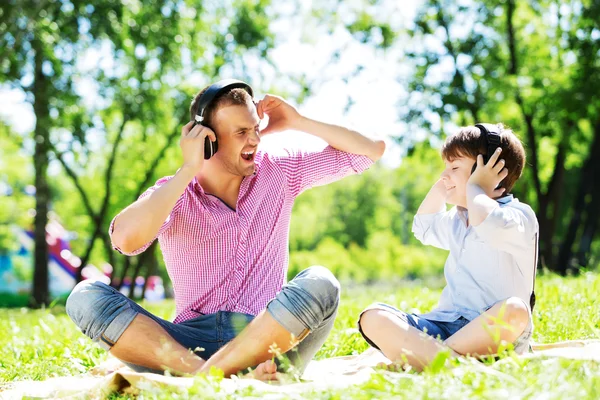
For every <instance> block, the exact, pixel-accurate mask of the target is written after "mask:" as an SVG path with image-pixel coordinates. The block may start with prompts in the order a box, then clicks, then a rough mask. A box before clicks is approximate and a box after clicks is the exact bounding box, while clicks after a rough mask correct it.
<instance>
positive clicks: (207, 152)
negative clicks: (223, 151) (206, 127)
mask: <svg viewBox="0 0 600 400" xmlns="http://www.w3.org/2000/svg"><path fill="white" fill-rule="evenodd" d="M216 152H217V142H216V141H214V142H213V141H211V140H210V138H209V137H208V136H206V137H205V138H204V159H205V160H208V159H209V158H211V157H212V156H213V155H214V154H215V153H216Z"/></svg>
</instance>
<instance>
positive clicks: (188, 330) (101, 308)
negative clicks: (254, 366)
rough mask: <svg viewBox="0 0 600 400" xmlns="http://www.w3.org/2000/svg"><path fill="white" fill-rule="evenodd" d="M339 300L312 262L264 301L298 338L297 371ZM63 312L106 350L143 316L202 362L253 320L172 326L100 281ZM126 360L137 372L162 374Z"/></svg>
mask: <svg viewBox="0 0 600 400" xmlns="http://www.w3.org/2000/svg"><path fill="white" fill-rule="evenodd" d="M339 298H340V286H339V282H338V281H337V280H336V279H335V277H334V276H333V274H332V273H331V272H330V271H329V270H327V269H326V268H324V267H321V266H313V267H310V268H307V269H305V270H304V271H302V272H300V273H299V274H298V275H297V276H296V277H295V278H294V279H292V280H291V281H290V282H288V283H287V284H285V285H283V288H282V289H281V291H280V292H279V293H277V295H276V296H275V298H274V299H273V300H272V301H271V302H270V303H269V304H268V305H267V307H266V311H267V312H268V313H269V314H270V315H271V316H272V317H273V318H274V319H275V320H276V321H277V322H278V323H279V324H280V325H282V326H283V327H284V328H285V329H286V330H288V331H289V332H290V333H291V334H293V335H294V336H295V338H296V339H297V340H298V341H301V343H300V344H299V345H298V346H297V347H296V351H295V352H294V353H293V354H289V355H288V356H289V358H290V360H291V361H292V364H293V365H294V366H295V367H296V368H297V369H299V370H303V369H304V368H305V367H306V365H307V364H308V362H309V361H310V360H311V359H312V357H313V356H314V355H315V353H316V352H317V351H318V350H319V349H320V348H321V346H322V345H323V343H324V342H325V339H326V338H327V336H328V334H329V332H330V331H331V329H332V327H333V323H334V320H335V316H336V314H337V308H338V304H339ZM66 310H67V314H68V315H69V317H70V318H71V319H72V320H73V322H75V324H76V325H77V326H78V327H79V328H80V329H81V331H82V332H83V333H84V334H85V335H86V336H88V337H89V338H90V339H92V340H93V341H94V342H97V343H98V344H99V345H100V346H101V347H102V348H104V349H105V350H110V349H111V348H112V346H113V345H114V344H115V343H116V342H117V340H119V338H120V337H121V335H122V334H123V332H124V331H125V330H126V329H127V328H128V327H129V325H130V324H131V322H132V321H133V319H134V318H135V317H136V316H137V315H138V314H143V315H145V316H147V317H149V318H151V319H152V320H153V321H155V322H156V323H157V324H158V325H160V326H161V327H162V328H163V329H164V330H165V331H166V332H167V334H168V335H169V336H171V337H172V338H173V339H175V341H177V342H178V343H179V344H181V345H182V346H183V347H185V348H188V349H190V350H192V351H194V352H195V353H196V354H197V355H198V356H199V357H201V358H203V359H205V360H206V359H208V358H210V357H211V356H212V355H213V354H214V353H216V352H217V351H218V350H219V349H220V348H221V347H223V346H224V345H226V344H227V343H228V342H230V341H231V340H233V339H234V338H235V337H236V336H237V335H238V334H239V333H240V332H241V331H242V330H243V329H244V328H245V327H246V326H247V325H248V324H249V323H250V322H251V321H252V320H253V319H254V316H253V315H249V314H242V313H237V312H231V311H218V312H216V313H213V314H206V315H199V316H198V317H196V318H193V319H190V320H187V321H183V322H180V323H177V324H174V323H173V322H170V321H167V320H164V319H162V318H159V317H157V316H155V315H153V314H152V313H150V312H148V311H146V310H145V309H144V308H142V307H141V306H140V305H138V304H137V303H135V302H134V301H132V300H131V299H129V298H127V297H126V296H124V295H123V294H122V293H120V292H119V291H118V290H116V289H115V288H113V287H111V286H108V285H106V284H104V283H102V282H99V281H83V282H80V283H79V284H78V285H77V286H76V287H75V289H73V292H72V293H71V295H70V296H69V298H68V299H67V305H66ZM140 351H144V349H140ZM124 362H125V363H126V364H127V365H129V366H130V367H132V368H133V369H134V370H136V371H144V372H145V371H150V372H161V371H153V370H149V369H146V368H144V367H141V366H136V365H133V364H129V363H127V362H126V361H124Z"/></svg>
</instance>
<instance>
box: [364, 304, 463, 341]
mask: <svg viewBox="0 0 600 400" xmlns="http://www.w3.org/2000/svg"><path fill="white" fill-rule="evenodd" d="M369 310H383V311H387V312H389V313H391V314H393V315H394V316H396V317H398V318H400V319H401V320H402V321H404V322H406V323H407V324H408V325H410V326H412V327H413V328H416V329H418V330H420V331H421V332H423V333H426V334H427V335H429V336H432V337H434V338H436V339H439V340H446V339H448V338H449V337H450V336H452V335H454V334H455V333H456V332H458V331H459V330H460V329H462V328H463V327H464V326H465V325H467V324H468V323H469V322H470V321H469V320H468V319H466V318H464V317H460V318H459V319H457V320H456V321H451V322H445V321H433V320H429V319H427V318H423V317H421V316H419V315H418V314H407V313H405V312H404V311H400V310H398V309H397V308H395V307H392V306H390V305H389V304H385V303H374V304H371V305H370V306H369V307H367V308H366V309H365V310H364V311H363V312H362V313H360V315H361V316H362V314H363V313H365V312H366V311H369ZM358 320H359V321H360V316H359V317H358ZM358 330H359V331H360V333H361V335H362V336H363V337H364V338H365V340H366V341H367V343H369V344H370V345H371V346H373V347H374V348H376V349H378V350H379V347H377V345H376V344H375V343H373V342H372V341H371V339H369V338H368V337H367V336H365V334H364V333H363V331H362V328H361V326H360V323H359V324H358Z"/></svg>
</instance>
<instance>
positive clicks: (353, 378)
mask: <svg viewBox="0 0 600 400" xmlns="http://www.w3.org/2000/svg"><path fill="white" fill-rule="evenodd" d="M533 350H534V351H533V353H529V354H526V355H523V356H521V357H525V358H535V357H561V358H567V359H581V360H594V361H598V362H600V340H582V341H569V342H560V343H553V344H547V345H535V346H534V347H533ZM385 361H386V359H385V357H383V356H382V355H381V353H379V352H378V351H376V350H373V349H369V350H366V351H365V352H363V353H362V354H359V355H356V356H344V357H333V358H329V359H324V360H318V361H313V362H311V363H310V364H309V366H308V368H307V369H306V371H305V372H304V374H303V376H302V379H301V380H300V381H296V382H291V383H266V382H261V381H258V380H255V379H249V378H247V379H240V378H236V377H233V378H229V379H215V380H214V382H215V383H214V385H216V391H215V393H214V394H213V395H214V396H217V395H219V396H221V395H223V396H225V395H228V394H233V393H235V392H237V391H240V390H244V389H248V388H252V389H253V391H254V392H259V393H262V394H263V395H261V397H263V398H269V397H281V396H282V395H284V394H285V395H293V394H294V393H306V392H312V391H317V390H318V391H320V390H334V389H342V388H346V387H349V386H351V385H358V384H362V383H365V382H367V381H368V380H369V379H370V377H371V374H372V373H373V372H374V368H373V367H375V366H377V364H379V363H380V362H385ZM482 367H483V366H482ZM206 379H209V380H210V379H211V378H210V377H209V378H206ZM194 382H195V379H194V378H191V377H173V376H164V375H157V374H152V373H138V372H134V371H133V370H131V369H129V368H127V367H125V366H124V365H123V364H122V363H121V362H120V361H119V360H117V359H115V358H111V359H109V360H108V361H107V362H105V363H103V364H101V365H99V366H97V367H95V368H93V369H92V370H90V371H88V372H87V373H86V374H82V375H79V376H68V377H59V378H51V379H47V380H45V381H19V382H9V383H4V384H0V399H2V400H4V399H21V398H70V399H75V398H104V397H105V396H106V395H108V394H109V393H114V392H120V393H132V394H136V393H139V392H140V391H141V390H161V389H164V388H166V387H168V388H170V389H178V390H187V389H189V388H191V387H192V386H193V385H194ZM211 397H212V396H211Z"/></svg>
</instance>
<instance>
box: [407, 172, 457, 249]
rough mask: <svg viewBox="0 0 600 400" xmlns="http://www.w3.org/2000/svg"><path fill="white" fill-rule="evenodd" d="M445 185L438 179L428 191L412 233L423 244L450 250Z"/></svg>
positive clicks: (415, 219) (416, 217)
mask: <svg viewBox="0 0 600 400" xmlns="http://www.w3.org/2000/svg"><path fill="white" fill-rule="evenodd" d="M446 194H447V191H446V185H444V182H443V181H442V179H439V180H438V181H437V182H436V183H435V184H434V185H433V186H432V187H431V189H429V192H428V193H427V196H425V198H424V199H423V202H422V203H421V206H420V207H419V209H418V210H417V215H415V218H414V220H413V226H412V231H413V233H414V235H415V237H416V238H417V239H418V240H419V241H420V242H421V243H423V244H426V245H431V246H435V247H439V248H440V249H444V250H448V249H449V248H450V241H449V238H450V217H449V215H448V212H446Z"/></svg>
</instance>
